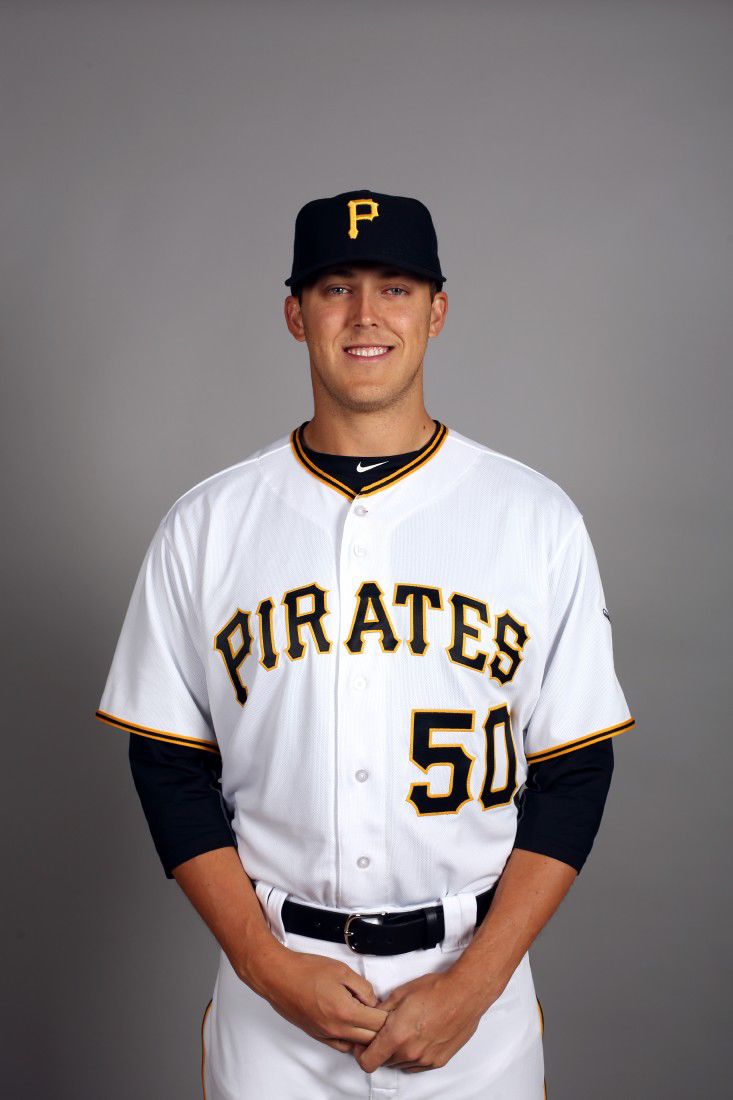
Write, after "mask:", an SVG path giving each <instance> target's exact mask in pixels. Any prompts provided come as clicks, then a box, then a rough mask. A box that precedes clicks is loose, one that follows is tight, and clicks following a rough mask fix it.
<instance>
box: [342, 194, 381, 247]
mask: <svg viewBox="0 0 733 1100" xmlns="http://www.w3.org/2000/svg"><path fill="white" fill-rule="evenodd" d="M360 206H366V207H367V210H368V213H366V214H359V213H358V207H360ZM378 216H379V205H378V203H376V202H375V201H374V199H349V236H350V237H351V239H352V241H353V240H354V238H355V237H358V236H359V230H358V229H357V225H356V223H357V222H363V221H368V222H370V221H372V219H373V218H376V217H378Z"/></svg>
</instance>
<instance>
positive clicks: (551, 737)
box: [525, 515, 635, 764]
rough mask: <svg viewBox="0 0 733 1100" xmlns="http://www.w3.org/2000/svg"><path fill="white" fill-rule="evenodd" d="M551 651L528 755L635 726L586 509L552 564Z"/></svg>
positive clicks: (528, 735)
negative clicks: (618, 668)
mask: <svg viewBox="0 0 733 1100" xmlns="http://www.w3.org/2000/svg"><path fill="white" fill-rule="evenodd" d="M549 590H550V596H549V600H550V608H549V636H548V647H547V657H546V661H545V667H544V671H543V675H542V682H541V687H540V692H539V696H538V699H537V702H536V704H535V708H534V710H533V712H532V715H531V718H530V720H529V723H528V725H527V727H526V730H525V754H526V757H527V761H528V763H530V764H532V763H536V762H539V761H543V760H551V759H552V758H553V757H555V756H561V755H562V754H563V753H568V752H572V751H573V750H574V749H579V748H582V747H583V746H585V745H593V744H595V743H596V742H598V741H603V740H605V739H606V738H608V737H615V736H616V734H619V733H623V732H624V730H628V729H631V727H632V726H633V725H634V724H635V719H634V718H633V717H632V716H631V714H630V712H629V708H628V705H627V703H626V699H625V697H624V693H623V691H622V690H621V686H620V684H619V682H618V679H617V677H616V671H615V668H614V661H613V639H612V631H611V620H610V617H609V615H608V610H607V608H606V600H605V596H604V593H603V585H602V583H601V578H600V574H599V572H598V562H597V560H596V555H595V552H594V550H593V546H592V544H591V540H590V537H589V535H588V531H587V529H586V526H585V522H584V520H583V517H582V515H579V516H578V518H577V519H576V521H575V523H574V525H573V527H572V529H571V531H570V533H569V534H568V535H567V537H566V539H565V541H564V543H563V544H562V545H561V547H560V549H559V550H558V551H557V553H556V554H555V557H554V558H553V561H552V562H551V564H550V576H549Z"/></svg>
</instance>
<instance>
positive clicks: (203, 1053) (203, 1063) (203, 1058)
mask: <svg viewBox="0 0 733 1100" xmlns="http://www.w3.org/2000/svg"><path fill="white" fill-rule="evenodd" d="M213 1000H214V998H213V997H212V998H211V1001H209V1003H208V1004H207V1006H206V1008H205V1009H204V1015H203V1018H202V1020H201V1088H202V1090H203V1094H204V1100H206V1078H205V1076H204V1073H205V1070H206V1046H205V1044H204V1025H205V1024H206V1017H207V1016H208V1015H209V1012H210V1011H211V1004H212V1001H213Z"/></svg>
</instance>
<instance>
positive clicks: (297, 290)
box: [290, 276, 438, 305]
mask: <svg viewBox="0 0 733 1100" xmlns="http://www.w3.org/2000/svg"><path fill="white" fill-rule="evenodd" d="M317 278H318V276H316V277H315V278H313V279H305V280H304V281H303V282H302V283H299V284H297V285H293V286H291V288H290V293H291V294H292V295H294V297H296V298H297V299H298V301H299V302H300V304H301V305H302V304H303V289H304V287H307V286H312V285H313V283H315V282H316V279H317ZM428 285H429V286H430V301H431V302H432V300H433V298H434V297H435V295H436V294H437V293H438V284H437V283H436V281H435V279H430V280H428Z"/></svg>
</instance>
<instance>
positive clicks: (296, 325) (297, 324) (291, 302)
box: [283, 294, 305, 343]
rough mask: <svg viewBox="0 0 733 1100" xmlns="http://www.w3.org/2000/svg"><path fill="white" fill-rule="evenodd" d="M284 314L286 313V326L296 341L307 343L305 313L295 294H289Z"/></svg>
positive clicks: (284, 306) (284, 305)
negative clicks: (304, 324) (304, 323)
mask: <svg viewBox="0 0 733 1100" xmlns="http://www.w3.org/2000/svg"><path fill="white" fill-rule="evenodd" d="M283 312H284V313H285V324H286V325H287V326H288V330H289V332H290V333H291V335H292V336H293V337H294V338H295V339H296V340H298V341H300V343H303V342H304V341H305V328H304V326H303V311H302V309H301V306H300V302H299V301H298V299H297V298H296V296H295V295H294V294H288V296H287V298H286V299H285V302H284V303H283Z"/></svg>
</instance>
